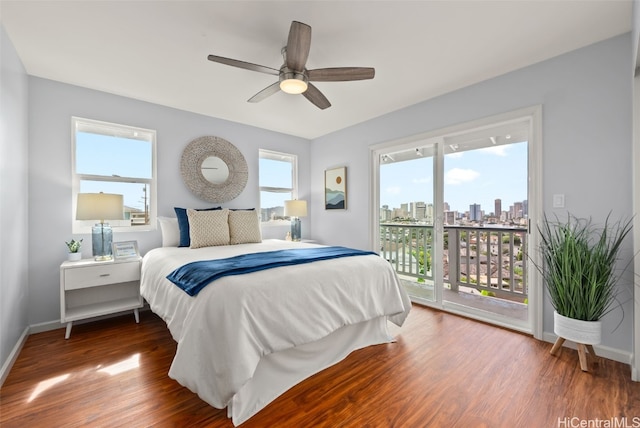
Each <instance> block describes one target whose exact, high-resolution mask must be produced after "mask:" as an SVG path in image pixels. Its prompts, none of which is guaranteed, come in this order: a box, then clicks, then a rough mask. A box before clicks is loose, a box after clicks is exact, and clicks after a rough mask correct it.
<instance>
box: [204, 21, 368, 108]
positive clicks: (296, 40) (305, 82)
mask: <svg viewBox="0 0 640 428" xmlns="http://www.w3.org/2000/svg"><path fill="white" fill-rule="evenodd" d="M310 47H311V27H310V26H308V25H307V24H303V23H302V22H298V21H293V22H291V28H290V29H289V38H288V40H287V46H285V47H283V48H282V51H281V53H282V56H283V58H284V64H282V66H281V67H280V69H279V70H277V69H275V68H271V67H266V66H264V65H258V64H252V63H250V62H245V61H239V60H237V59H231V58H225V57H222V56H217V55H209V56H208V59H209V60H210V61H213V62H219V63H221V64H226V65H231V66H233V67H238V68H244V69H246V70H252V71H258V72H260V73H266V74H271V75H274V76H278V81H277V82H275V83H273V84H271V85H269V86H267V87H266V88H264V89H263V90H261V91H260V92H258V93H257V94H255V95H254V96H253V97H251V98H249V100H248V101H249V102H250V103H257V102H259V101H262V100H264V99H265V98H267V97H269V96H271V95H273V94H275V93H276V92H278V91H280V90H282V91H283V92H286V93H288V94H302V95H303V96H304V97H305V98H306V99H308V100H309V101H311V102H312V103H313V104H314V105H316V106H317V107H318V108H320V109H322V110H324V109H326V108H327V107H330V106H331V103H330V102H329V100H328V99H327V98H326V97H325V96H324V95H323V94H322V92H320V91H319V90H318V88H316V87H315V86H313V85H312V84H311V83H310V82H346V81H350V80H366V79H373V76H374V75H375V69H373V68H371V67H334V68H317V69H314V70H307V69H306V67H305V65H306V63H307V58H308V56H309V49H310Z"/></svg>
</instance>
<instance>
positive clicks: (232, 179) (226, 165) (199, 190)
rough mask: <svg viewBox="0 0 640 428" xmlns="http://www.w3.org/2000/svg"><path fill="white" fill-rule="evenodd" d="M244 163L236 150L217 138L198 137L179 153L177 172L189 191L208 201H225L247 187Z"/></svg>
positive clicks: (247, 174)
mask: <svg viewBox="0 0 640 428" xmlns="http://www.w3.org/2000/svg"><path fill="white" fill-rule="evenodd" d="M248 171H249V168H248V167H247V162H246V160H245V159H244V156H242V153H240V150H238V149H237V148H236V146H234V145H233V144H231V143H230V142H228V141H227V140H225V139H223V138H219V137H210V136H207V137H200V138H196V139H195V140H193V141H191V142H190V143H189V144H188V145H187V147H185V149H184V151H183V152H182V159H181V160H180V172H181V173H182V179H183V180H184V183H185V184H186V185H187V187H188V188H189V190H191V192H192V193H193V194H194V195H196V196H197V197H199V198H200V199H203V200H205V201H208V202H217V203H222V202H227V201H230V200H232V199H234V198H235V197H236V196H238V195H239V194H240V193H241V192H242V191H243V190H244V188H245V186H246V185H247V179H248V176H249V172H248Z"/></svg>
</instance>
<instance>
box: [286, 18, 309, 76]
mask: <svg viewBox="0 0 640 428" xmlns="http://www.w3.org/2000/svg"><path fill="white" fill-rule="evenodd" d="M310 48H311V27H310V26H308V25H307V24H303V23H302V22H298V21H293V22H291V28H290V29H289V39H288V40H287V67H288V68H289V69H290V70H293V71H298V72H302V71H303V70H304V66H305V64H306V63H307V58H308V57H309V49H310Z"/></svg>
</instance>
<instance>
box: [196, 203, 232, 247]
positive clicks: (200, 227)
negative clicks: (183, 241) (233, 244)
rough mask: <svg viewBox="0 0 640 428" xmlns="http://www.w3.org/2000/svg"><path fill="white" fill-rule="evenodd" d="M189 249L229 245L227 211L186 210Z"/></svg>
mask: <svg viewBox="0 0 640 428" xmlns="http://www.w3.org/2000/svg"><path fill="white" fill-rule="evenodd" d="M187 217H188V218H189V237H190V238H191V245H190V247H191V248H201V247H213V246H216V245H229V210H227V209H224V210H212V211H196V210H192V209H188V210H187Z"/></svg>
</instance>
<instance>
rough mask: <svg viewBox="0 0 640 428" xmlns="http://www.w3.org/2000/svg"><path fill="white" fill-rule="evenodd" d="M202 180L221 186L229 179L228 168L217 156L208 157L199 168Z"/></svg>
mask: <svg viewBox="0 0 640 428" xmlns="http://www.w3.org/2000/svg"><path fill="white" fill-rule="evenodd" d="M200 171H201V172H202V175H204V178H205V179H206V180H207V181H208V182H209V183H212V184H222V183H224V182H225V181H227V178H229V167H228V166H227V164H226V163H225V162H224V161H223V160H222V159H220V158H219V157H217V156H209V157H208V158H206V159H205V160H204V161H202V165H201V166H200Z"/></svg>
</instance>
